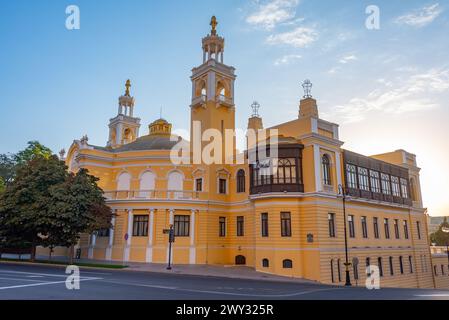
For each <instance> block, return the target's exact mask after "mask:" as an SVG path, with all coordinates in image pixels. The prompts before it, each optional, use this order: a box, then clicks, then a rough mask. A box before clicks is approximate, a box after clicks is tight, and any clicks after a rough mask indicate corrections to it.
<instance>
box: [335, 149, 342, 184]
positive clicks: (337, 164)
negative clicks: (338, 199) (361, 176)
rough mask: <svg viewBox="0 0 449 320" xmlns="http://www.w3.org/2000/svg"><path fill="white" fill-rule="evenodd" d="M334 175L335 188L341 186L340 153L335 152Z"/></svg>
mask: <svg viewBox="0 0 449 320" xmlns="http://www.w3.org/2000/svg"><path fill="white" fill-rule="evenodd" d="M335 174H336V176H337V186H339V185H341V184H342V179H341V178H342V176H341V160H340V152H335Z"/></svg>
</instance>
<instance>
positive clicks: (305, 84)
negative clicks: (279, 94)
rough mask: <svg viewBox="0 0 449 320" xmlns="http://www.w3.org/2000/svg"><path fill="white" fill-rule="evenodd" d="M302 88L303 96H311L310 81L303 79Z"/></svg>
mask: <svg viewBox="0 0 449 320" xmlns="http://www.w3.org/2000/svg"><path fill="white" fill-rule="evenodd" d="M302 88H303V89H304V96H303V98H305V99H307V98H312V82H310V80H309V79H306V80H304V82H303V83H302Z"/></svg>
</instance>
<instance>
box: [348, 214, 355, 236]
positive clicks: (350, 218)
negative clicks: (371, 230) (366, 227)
mask: <svg viewBox="0 0 449 320" xmlns="http://www.w3.org/2000/svg"><path fill="white" fill-rule="evenodd" d="M348 225H349V237H351V238H354V237H355V230H354V216H353V215H348Z"/></svg>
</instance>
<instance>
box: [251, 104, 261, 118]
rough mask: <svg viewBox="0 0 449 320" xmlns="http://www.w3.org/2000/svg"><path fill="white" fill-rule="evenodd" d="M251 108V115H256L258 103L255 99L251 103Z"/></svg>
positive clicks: (257, 113)
mask: <svg viewBox="0 0 449 320" xmlns="http://www.w3.org/2000/svg"><path fill="white" fill-rule="evenodd" d="M251 108H252V109H253V114H252V115H251V116H253V117H258V116H259V108H260V104H259V103H258V102H257V101H254V102H253V104H252V105H251Z"/></svg>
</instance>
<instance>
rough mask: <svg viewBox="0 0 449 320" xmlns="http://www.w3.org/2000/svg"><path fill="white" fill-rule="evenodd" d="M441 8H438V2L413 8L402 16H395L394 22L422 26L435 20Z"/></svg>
mask: <svg viewBox="0 0 449 320" xmlns="http://www.w3.org/2000/svg"><path fill="white" fill-rule="evenodd" d="M441 12H443V9H441V8H440V5H439V4H438V3H435V4H433V5H430V6H425V7H422V8H421V9H418V10H414V11H412V12H410V13H407V14H405V15H403V16H400V17H397V18H396V19H395V22H396V23H398V24H406V25H409V26H413V27H417V28H420V27H424V26H426V25H428V24H429V23H431V22H432V21H433V20H435V19H436V18H437V17H438V16H439V15H440V13H441Z"/></svg>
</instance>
